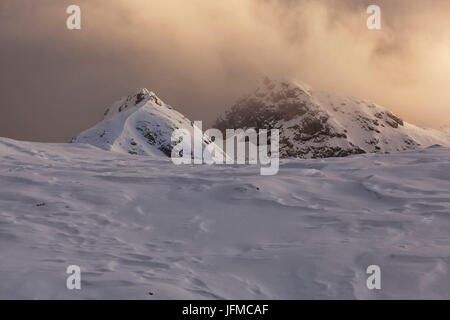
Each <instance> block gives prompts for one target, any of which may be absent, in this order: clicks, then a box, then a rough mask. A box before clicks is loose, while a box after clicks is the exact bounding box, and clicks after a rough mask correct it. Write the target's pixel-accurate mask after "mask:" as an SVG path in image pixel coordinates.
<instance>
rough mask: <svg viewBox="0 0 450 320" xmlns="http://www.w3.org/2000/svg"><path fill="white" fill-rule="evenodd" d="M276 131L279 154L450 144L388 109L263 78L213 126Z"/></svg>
mask: <svg viewBox="0 0 450 320" xmlns="http://www.w3.org/2000/svg"><path fill="white" fill-rule="evenodd" d="M215 126H216V127H217V128H219V129H221V130H225V129H226V128H257V129H271V128H278V129H280V154H281V156H282V157H284V158H286V157H298V158H325V157H342V156H347V155H350V154H360V153H392V152H399V151H406V150H415V149H419V148H423V147H427V146H430V145H434V144H440V145H443V146H450V134H448V133H444V132H440V131H437V130H432V129H422V128H419V127H417V126H414V125H412V124H409V123H406V122H404V121H403V120H402V119H400V118H399V117H398V116H396V115H394V114H393V113H392V112H390V111H389V110H387V109H385V108H383V107H381V106H379V105H377V104H374V103H371V102H368V101H364V100H361V99H357V98H342V97H339V96H336V95H331V94H328V93H320V92H313V91H312V90H311V89H310V88H309V87H308V86H305V85H302V84H298V83H296V82H293V81H287V80H277V81H275V80H270V79H268V78H266V79H265V80H264V81H263V82H262V83H261V85H260V86H259V87H258V88H257V89H256V90H255V91H254V92H253V93H252V94H250V95H248V96H246V97H244V98H242V99H241V100H239V101H238V102H237V103H236V104H235V105H234V106H233V107H232V108H231V110H230V111H228V112H227V113H225V114H224V115H223V116H222V117H221V118H219V119H218V120H217V122H216V125H215Z"/></svg>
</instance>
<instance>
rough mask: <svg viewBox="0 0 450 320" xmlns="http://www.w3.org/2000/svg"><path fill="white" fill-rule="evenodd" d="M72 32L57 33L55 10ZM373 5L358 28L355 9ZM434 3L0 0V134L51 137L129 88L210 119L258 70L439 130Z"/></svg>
mask: <svg viewBox="0 0 450 320" xmlns="http://www.w3.org/2000/svg"><path fill="white" fill-rule="evenodd" d="M71 4H77V5H79V6H80V7H81V10H82V29H81V30H74V31H69V30H67V28H66V19H67V17H68V14H66V8H67V7H68V6H69V5H71ZM369 4H377V5H379V6H380V7H381V10H382V29H381V30H377V31H374V30H368V29H367V28H366V19H367V17H368V14H367V13H366V8H367V6H368V5H369ZM449 26H450V3H449V2H448V1H444V0H432V1H428V2H414V3H412V2H411V1H406V0H378V1H365V0H364V1H362V0H327V1H325V0H314V1H313V0H297V1H293V0H291V1H284V2H281V1H271V0H228V1H208V0H189V1H183V2H181V1H175V0H165V1H162V0H152V1H145V2H144V1H139V0H127V1H125V0H118V1H115V2H114V3H110V2H105V1H101V2H92V1H87V0H77V1H66V0H63V1H58V2H56V1H54V0H53V1H51V0H40V1H29V0H13V1H11V0H3V1H2V2H1V3H0V46H1V51H2V59H0V70H1V73H0V84H1V85H0V94H1V98H2V99H1V104H0V111H1V115H2V116H1V117H0V136H1V137H9V138H14V139H20V140H30V141H49V142H64V141H68V140H70V138H71V137H72V136H74V135H76V134H77V133H79V132H81V131H84V130H85V129H87V128H89V127H91V126H92V125H93V124H95V123H96V122H97V121H99V120H100V119H101V118H102V114H103V112H104V110H105V109H106V108H107V107H108V106H109V105H111V104H112V103H113V102H114V101H116V100H118V99H119V98H120V97H122V96H124V95H127V94H129V93H131V92H132V91H134V90H135V89H136V88H138V87H146V88H148V89H150V90H153V91H154V92H155V93H156V94H158V95H159V96H160V97H161V99H163V100H164V101H165V102H167V103H168V104H171V105H173V106H174V107H175V108H176V109H177V110H178V111H180V112H181V113H183V114H185V115H186V116H187V117H189V118H190V119H191V120H203V121H205V123H207V124H208V123H211V122H212V121H213V120H214V119H216V118H217V117H218V116H219V115H220V114H221V113H222V112H223V111H225V110H226V109H228V108H229V107H230V106H231V105H232V104H233V102H234V101H235V100H236V99H238V98H239V97H240V96H241V95H242V94H245V93H246V92H247V91H248V90H251V89H253V87H254V86H255V83H256V81H257V80H258V79H259V78H260V77H261V76H269V77H282V76H287V77H290V78H294V79H296V80H298V81H300V82H304V83H308V84H310V85H311V86H312V87H313V88H314V89H316V90H321V91H330V92H335V93H338V94H341V95H352V96H357V97H361V98H365V99H369V100H372V101H374V102H376V103H378V104H380V105H383V106H385V107H386V108H388V109H390V110H392V111H393V112H395V113H397V114H398V115H399V116H401V117H402V118H403V119H404V120H406V121H408V122H411V123H413V124H417V125H420V126H425V127H434V128H438V127H440V126H442V125H448V124H449V123H450V108H449V105H450V91H449V90H447V89H446V86H447V83H449V82H450V73H449V72H448V70H450V33H449V32H448V31H447V30H449Z"/></svg>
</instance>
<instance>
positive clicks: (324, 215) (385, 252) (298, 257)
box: [0, 107, 450, 299]
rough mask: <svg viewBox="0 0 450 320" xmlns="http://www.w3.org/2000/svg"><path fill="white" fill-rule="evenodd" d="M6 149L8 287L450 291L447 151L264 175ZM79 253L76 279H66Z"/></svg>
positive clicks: (286, 166)
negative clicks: (376, 284)
mask: <svg viewBox="0 0 450 320" xmlns="http://www.w3.org/2000/svg"><path fill="white" fill-rule="evenodd" d="M376 108H377V107H376ZM376 110H377V109H376ZM125 112H130V111H125ZM132 112H139V111H132ZM336 112H337V113H339V111H336ZM111 119H113V118H111ZM134 124H135V123H133V126H131V127H130V128H134ZM130 130H131V129H130ZM133 130H134V129H133ZM122 132H123V131H122ZM133 134H136V135H135V137H136V142H137V143H138V142H139V143H142V146H143V147H142V149H141V150H142V152H143V153H150V152H155V153H157V151H155V150H153V149H152V148H150V147H147V146H146V145H144V142H141V141H138V140H137V133H136V132H134V131H133ZM112 135H113V133H111V137H112ZM123 137H124V136H123ZM124 138H125V137H124ZM80 139H81V138H80ZM112 141H114V142H115V143H113V144H112V148H113V149H114V150H117V149H119V150H127V149H121V147H120V144H118V142H119V141H120V139H119V140H118V139H116V138H114V139H113V138H111V140H110V142H112ZM124 142H125V140H122V143H124ZM144 146H145V147H144ZM116 148H117V149H116ZM127 148H128V146H127ZM0 161H1V165H0V256H1V259H0V298H2V299H11V298H25V299H55V298H59V299H88V298H89V299H97V298H106V299H115V298H124V299H131V298H135V299H166V298H167V299H219V298H227V299H319V298H323V299H347V298H348V299H400V298H402V299H403V298H405V299H419V298H425V299H432V298H437V299H449V298H450V281H449V279H450V270H449V269H450V268H449V263H450V239H449V232H450V198H449V190H450V149H448V148H446V147H442V146H433V147H429V148H425V149H422V150H415V151H407V152H402V153H395V154H389V155H385V154H362V155H354V156H350V157H346V158H328V159H314V160H302V159H289V160H282V163H281V167H280V171H279V173H278V175H276V176H264V177H263V176H260V175H259V168H258V167H257V166H250V165H239V166H231V165H229V166H227V165H213V166H208V165H182V166H175V165H174V164H173V163H172V162H171V161H170V159H168V158H165V157H138V156H135V155H130V154H128V153H127V152H125V153H116V152H108V151H105V150H102V149H99V148H97V147H94V146H91V145H88V144H81V143H74V144H46V143H31V142H18V141H14V140H11V139H6V138H0ZM73 264H75V265H79V266H80V267H81V271H82V274H81V277H82V288H81V290H73V291H70V290H67V289H66V277H67V276H68V275H67V274H66V273H65V271H66V268H67V266H69V265H73ZM372 264H376V265H379V266H380V267H381V272H382V277H381V285H382V289H381V290H373V291H370V290H368V289H367V287H366V279H367V277H368V275H367V274H366V268H367V267H368V266H369V265H372ZM150 292H151V293H152V295H150V294H149V293H150Z"/></svg>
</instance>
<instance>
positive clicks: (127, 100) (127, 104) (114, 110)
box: [103, 88, 169, 119]
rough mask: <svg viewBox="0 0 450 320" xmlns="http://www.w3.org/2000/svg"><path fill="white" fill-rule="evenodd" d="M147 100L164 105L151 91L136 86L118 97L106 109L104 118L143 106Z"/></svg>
mask: <svg viewBox="0 0 450 320" xmlns="http://www.w3.org/2000/svg"><path fill="white" fill-rule="evenodd" d="M148 101H152V102H154V103H156V104H157V105H159V106H163V105H165V104H164V102H163V101H162V100H161V99H160V98H159V97H158V96H157V95H156V94H155V93H154V92H153V91H149V90H148V89H146V88H138V89H136V90H135V91H134V92H132V93H131V94H129V95H128V96H125V97H122V98H120V99H119V100H117V101H116V102H114V103H113V104H112V105H111V107H109V108H108V109H106V110H105V112H104V114H103V115H104V119H109V118H111V117H113V116H114V115H116V114H118V113H121V112H124V111H127V110H130V109H131V108H134V107H140V106H143V105H145V103H146V102H148ZM168 107H169V106H168Z"/></svg>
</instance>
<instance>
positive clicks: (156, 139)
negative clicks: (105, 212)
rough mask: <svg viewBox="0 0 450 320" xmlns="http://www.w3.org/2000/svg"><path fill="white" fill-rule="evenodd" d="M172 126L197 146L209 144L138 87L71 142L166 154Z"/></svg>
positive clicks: (185, 121)
mask: <svg viewBox="0 0 450 320" xmlns="http://www.w3.org/2000/svg"><path fill="white" fill-rule="evenodd" d="M176 129H186V130H187V131H188V132H189V133H190V134H191V136H192V138H193V139H201V140H202V141H199V144H198V145H202V146H203V147H206V146H207V145H209V144H211V143H213V142H212V141H211V140H209V139H206V140H205V139H204V138H200V137H194V126H193V123H192V122H191V121H190V120H189V119H188V118H186V117H185V116H184V115H182V114H181V113H179V112H178V111H176V110H174V109H173V108H172V107H171V106H170V105H168V104H165V103H164V102H163V101H162V100H161V99H160V98H159V97H158V96H157V95H156V94H155V93H154V92H152V91H149V90H147V89H138V90H136V91H135V92H133V93H132V94H130V95H128V96H126V97H123V98H121V99H120V100H118V101H116V102H115V103H114V104H113V105H112V106H111V107H109V108H108V109H106V111H105V113H104V118H103V120H102V121H100V122H99V123H97V124H96V125H95V126H94V127H92V128H90V129H88V130H86V131H84V132H82V133H80V134H79V135H77V136H76V137H74V138H73V139H72V141H71V142H72V143H88V144H91V145H94V146H96V147H99V148H101V149H104V150H110V151H115V152H119V153H129V154H135V155H145V156H163V157H164V156H167V157H170V156H171V152H172V148H173V144H172V141H171V138H172V132H173V131H174V130H176ZM216 150H218V149H217V148H216ZM206 156H207V157H208V155H206ZM210 156H211V155H210ZM212 157H213V158H214V156H212Z"/></svg>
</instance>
